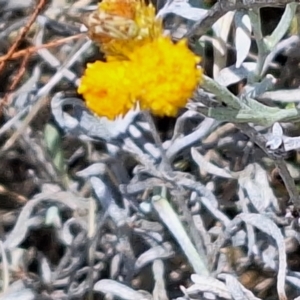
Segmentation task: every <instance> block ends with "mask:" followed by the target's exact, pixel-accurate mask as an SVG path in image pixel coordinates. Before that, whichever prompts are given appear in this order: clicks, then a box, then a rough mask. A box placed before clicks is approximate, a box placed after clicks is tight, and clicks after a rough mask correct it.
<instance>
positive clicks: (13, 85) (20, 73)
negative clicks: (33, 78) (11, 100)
mask: <svg viewBox="0 0 300 300" xmlns="http://www.w3.org/2000/svg"><path fill="white" fill-rule="evenodd" d="M29 57H30V55H29V53H28V52H27V53H26V54H25V56H24V57H23V60H22V63H21V66H20V68H19V71H18V73H17V74H16V75H15V76H14V78H13V80H12V83H11V84H10V87H9V88H8V92H7V93H6V94H5V96H4V98H3V99H2V101H1V104H0V108H2V107H3V106H4V105H5V104H6V102H7V99H8V96H9V94H10V93H11V92H12V91H14V89H15V88H16V87H17V85H18V83H19V82H20V80H21V79H22V76H23V75H24V73H25V71H26V65H27V63H28V60H29Z"/></svg>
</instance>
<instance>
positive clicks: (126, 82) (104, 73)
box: [78, 61, 136, 120]
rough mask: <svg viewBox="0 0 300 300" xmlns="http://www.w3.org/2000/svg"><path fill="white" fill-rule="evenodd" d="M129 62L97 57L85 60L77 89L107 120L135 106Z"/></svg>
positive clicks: (89, 105) (97, 112) (91, 108)
mask: <svg viewBox="0 0 300 300" xmlns="http://www.w3.org/2000/svg"><path fill="white" fill-rule="evenodd" d="M130 72H131V70H130V68H129V62H126V61H114V62H110V63H105V62H101V61H96V62H95V63H92V64H88V66H87V68H86V70H85V73H84V75H83V76H82V78H81V83H80V86H79V88H78V93H79V94H82V95H83V97H84V99H85V101H86V105H87V107H88V108H89V109H90V110H91V111H93V112H94V113H95V114H97V115H99V116H105V117H107V118H108V119H110V120H113V119H115V118H116V117H118V116H123V115H125V114H126V113H127V112H128V111H129V110H130V109H131V108H133V107H134V97H133V95H134V94H136V93H135V92H134V90H133V89H134V85H133V84H132V82H131V80H130Z"/></svg>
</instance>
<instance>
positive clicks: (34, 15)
mask: <svg viewBox="0 0 300 300" xmlns="http://www.w3.org/2000/svg"><path fill="white" fill-rule="evenodd" d="M45 4H46V0H40V1H39V4H38V5H37V6H36V8H35V9H34V11H33V13H32V15H31V17H30V19H29V20H28V22H27V24H26V26H25V27H23V29H22V30H21V32H20V34H19V36H18V37H17V39H16V40H15V42H14V43H13V45H12V46H11V47H10V49H9V50H8V53H7V54H6V55H5V57H6V59H5V60H3V61H1V63H0V73H1V72H2V71H3V68H4V66H5V61H6V60H8V59H9V58H10V57H11V56H12V55H13V54H14V52H15V51H16V49H17V47H18V46H19V44H20V42H21V41H22V40H23V39H24V37H25V35H26V34H27V32H28V31H29V29H30V27H31V25H32V24H33V23H34V21H35V19H36V18H37V16H38V14H39V13H40V11H41V10H42V9H43V7H44V6H45Z"/></svg>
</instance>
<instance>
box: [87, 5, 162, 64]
mask: <svg viewBox="0 0 300 300" xmlns="http://www.w3.org/2000/svg"><path fill="white" fill-rule="evenodd" d="M87 26H88V28H89V35H90V37H91V39H92V40H94V41H95V42H97V43H98V44H99V45H100V47H101V49H102V51H103V52H104V53H105V54H106V55H107V56H110V59H127V57H128V53H130V52H131V51H132V50H133V49H134V48H136V47H138V46H140V45H142V44H144V43H146V42H148V41H149V40H152V39H155V38H157V37H159V36H160V35H161V34H162V32H163V30H162V23H161V21H160V20H157V19H156V18H155V9H154V7H153V5H152V4H149V5H146V3H145V2H144V0H104V1H102V2H101V3H100V4H99V8H98V10H97V11H95V12H94V13H92V14H91V15H90V16H89V18H88V20H87Z"/></svg>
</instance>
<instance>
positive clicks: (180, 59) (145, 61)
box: [130, 37, 202, 116]
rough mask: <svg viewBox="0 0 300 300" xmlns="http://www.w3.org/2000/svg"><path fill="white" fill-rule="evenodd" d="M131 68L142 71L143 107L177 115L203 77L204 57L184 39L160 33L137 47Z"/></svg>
mask: <svg viewBox="0 0 300 300" xmlns="http://www.w3.org/2000/svg"><path fill="white" fill-rule="evenodd" d="M130 59H131V61H132V66H131V68H132V69H133V70H137V71H138V73H139V76H138V79H137V80H136V85H138V87H137V88H136V90H137V91H138V94H137V95H136V96H137V99H138V100H139V101H140V104H141V108H142V109H150V110H151V111H152V112H153V113H154V114H155V115H158V116H176V114H177V113H178V110H179V109H180V108H182V107H184V106H185V105H186V103H187V101H188V99H189V98H190V97H191V96H192V94H193V92H194V90H195V88H196V87H197V85H198V83H199V81H200V80H201V76H202V70H200V69H197V63H198V62H199V61H200V58H199V57H197V56H196V55H195V54H194V53H193V52H192V51H190V50H189V49H188V47H187V44H186V41H184V40H182V41H180V42H178V43H177V44H174V43H173V42H172V41H171V40H170V38H168V37H160V38H158V39H156V40H153V41H152V42H150V43H147V44H145V45H143V46H141V47H140V48H137V49H135V51H134V52H133V53H132V54H131V56H130Z"/></svg>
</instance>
